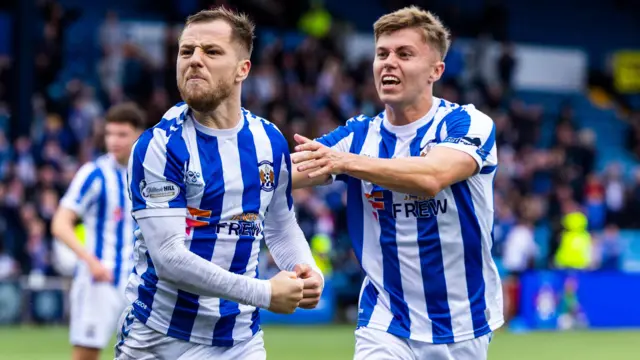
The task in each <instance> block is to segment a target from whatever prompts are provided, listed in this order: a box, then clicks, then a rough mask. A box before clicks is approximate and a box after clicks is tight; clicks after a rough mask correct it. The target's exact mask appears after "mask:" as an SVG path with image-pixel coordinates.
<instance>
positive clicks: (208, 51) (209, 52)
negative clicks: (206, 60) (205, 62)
mask: <svg viewBox="0 0 640 360" xmlns="http://www.w3.org/2000/svg"><path fill="white" fill-rule="evenodd" d="M220 54H222V52H221V51H219V50H207V55H220Z"/></svg>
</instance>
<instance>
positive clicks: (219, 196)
mask: <svg viewBox="0 0 640 360" xmlns="http://www.w3.org/2000/svg"><path fill="white" fill-rule="evenodd" d="M253 38H254V25H253V24H252V22H251V21H250V20H249V18H248V17H246V16H245V15H243V14H238V13H235V12H232V11H229V10H227V9H224V8H217V9H215V10H204V11H201V12H199V13H197V14H195V15H192V16H190V17H189V18H188V19H187V21H186V24H185V28H184V31H183V32H182V34H181V36H180V40H179V54H178V59H177V74H178V75H177V83H178V88H179V90H180V94H181V96H182V98H183V99H184V101H185V102H186V104H185V103H180V104H178V105H176V106H174V107H173V108H171V109H170V110H169V111H167V113H166V114H165V115H164V117H163V119H162V121H161V122H160V123H159V124H158V125H156V126H155V127H153V128H152V129H149V130H147V131H146V132H145V133H144V134H143V135H142V136H141V137H140V139H139V140H138V142H137V143H136V145H135V146H134V150H133V153H132V157H131V160H130V162H129V181H130V183H129V186H130V190H131V194H132V200H133V216H134V218H135V219H136V222H137V223H138V225H139V229H138V230H136V237H137V241H136V249H135V252H136V255H135V258H136V264H135V269H134V274H135V275H134V276H132V277H131V280H130V282H129V285H128V286H127V297H128V299H129V301H130V302H131V303H132V307H131V308H128V309H127V310H126V311H125V313H124V314H123V318H122V328H121V331H120V333H119V334H118V340H119V342H118V344H117V345H116V358H117V359H121V360H124V359H140V360H142V359H158V358H161V359H177V358H180V359H246V360H256V359H265V358H266V352H265V349H264V343H263V339H262V331H261V328H260V314H259V308H264V309H267V308H268V309H269V310H271V311H273V312H276V313H292V312H293V311H294V310H295V309H296V308H297V307H298V306H300V307H303V308H313V307H315V306H316V305H317V303H318V301H319V298H320V293H321V290H322V283H323V278H322V275H321V274H320V270H319V269H318V268H317V266H315V262H314V259H313V257H312V254H311V251H310V249H309V245H308V243H307V241H306V239H305V237H304V234H303V233H302V230H301V229H300V227H299V226H298V224H297V222H296V218H295V213H294V208H293V201H292V197H291V184H290V178H291V160H290V155H289V149H288V145H287V141H286V140H285V138H284V136H283V135H282V134H281V133H280V132H279V130H278V129H277V128H276V127H275V126H274V125H272V124H271V123H269V122H267V121H266V120H264V119H261V118H259V117H257V116H255V115H253V114H251V113H250V112H249V111H247V110H245V109H243V108H242V107H241V106H240V94H241V89H242V83H243V81H244V80H245V79H246V78H247V76H248V75H249V70H250V68H251V62H250V61H249V57H250V56H251V51H252V49H253ZM267 209H268V211H267ZM263 224H264V229H263ZM263 237H264V239H265V242H266V245H267V247H268V248H269V249H270V251H271V253H272V255H273V258H274V259H275V261H276V263H277V264H278V266H279V267H280V269H283V271H281V272H280V273H278V274H277V275H275V276H274V277H273V278H271V279H270V280H261V279H258V278H257V275H258V274H257V265H258V253H259V251H260V244H261V240H262V239H263ZM303 279H304V280H303Z"/></svg>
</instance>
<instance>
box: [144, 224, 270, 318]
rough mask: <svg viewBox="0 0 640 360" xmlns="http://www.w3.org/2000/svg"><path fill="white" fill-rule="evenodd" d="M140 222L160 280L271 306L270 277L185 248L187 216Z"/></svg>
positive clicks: (245, 302)
mask: <svg viewBox="0 0 640 360" xmlns="http://www.w3.org/2000/svg"><path fill="white" fill-rule="evenodd" d="M138 225H139V226H140V230H141V231H142V234H143V236H144V238H145V242H146V244H147V247H148V249H149V253H150V255H151V258H152V260H153V262H154V266H155V268H156V273H157V275H158V277H159V278H160V279H163V280H167V281H170V282H172V283H174V284H176V285H178V287H180V288H181V289H183V290H186V291H189V292H192V293H195V294H198V295H202V296H210V297H217V298H223V299H227V300H231V301H235V302H238V303H241V304H247V305H253V306H256V307H261V308H268V307H269V305H270V302H271V285H270V283H269V281H268V280H259V279H255V278H251V277H248V276H244V275H238V274H234V273H231V272H229V271H226V270H224V269H223V268H221V267H220V266H218V265H216V264H213V263H212V262H210V261H207V260H205V259H203V258H201V257H200V256H198V255H196V254H194V253H192V252H191V251H189V250H188V249H187V248H186V247H185V244H184V238H185V236H184V229H185V218H184V216H167V217H148V218H143V219H138Z"/></svg>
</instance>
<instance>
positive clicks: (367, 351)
mask: <svg viewBox="0 0 640 360" xmlns="http://www.w3.org/2000/svg"><path fill="white" fill-rule="evenodd" d="M492 336H493V333H489V334H487V335H484V336H481V337H479V338H476V339H471V340H467V341H461V342H459V343H454V344H432V343H427V342H422V341H416V340H411V339H404V338H400V337H398V336H395V335H393V334H390V333H388V332H386V331H381V330H376V329H371V328H367V327H361V328H359V329H357V330H356V353H355V356H354V360H396V359H397V360H486V359H487V351H488V350H489V342H490V341H491V337H492Z"/></svg>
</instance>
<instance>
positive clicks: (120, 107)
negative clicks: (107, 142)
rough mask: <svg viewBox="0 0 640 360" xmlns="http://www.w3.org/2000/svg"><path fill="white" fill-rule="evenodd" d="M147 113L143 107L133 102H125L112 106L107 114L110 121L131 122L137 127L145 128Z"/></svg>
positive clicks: (130, 123)
mask: <svg viewBox="0 0 640 360" xmlns="http://www.w3.org/2000/svg"><path fill="white" fill-rule="evenodd" d="M145 119H146V115H145V113H144V111H142V109H141V108H140V107H139V106H138V105H136V104H135V103H133V102H124V103H121V104H117V105H114V106H112V107H111V108H110V109H109V111H107V114H106V115H105V121H106V122H107V124H108V123H117V124H129V125H131V126H133V127H134V128H135V129H140V130H143V129H144V127H145V124H146V121H145Z"/></svg>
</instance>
